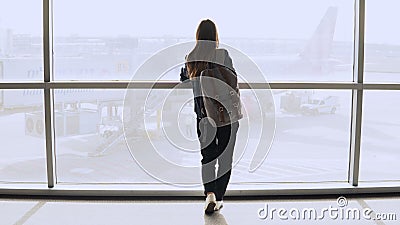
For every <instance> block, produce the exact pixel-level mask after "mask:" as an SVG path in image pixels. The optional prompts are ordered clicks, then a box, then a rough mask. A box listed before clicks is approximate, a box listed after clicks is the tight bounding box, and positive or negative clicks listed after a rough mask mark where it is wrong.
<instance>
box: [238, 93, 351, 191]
mask: <svg viewBox="0 0 400 225" xmlns="http://www.w3.org/2000/svg"><path fill="white" fill-rule="evenodd" d="M273 95H274V101H275V117H276V119H275V121H276V129H275V137H274V141H273V144H272V146H271V149H270V152H269V154H268V156H267V158H266V159H265V161H264V163H263V164H262V165H261V166H260V168H259V169H258V170H256V171H255V172H253V173H250V172H248V168H249V162H250V160H251V157H250V156H251V155H247V157H248V158H246V157H244V158H243V159H242V160H240V161H239V164H238V167H237V169H236V170H234V173H233V177H232V182H236V183H241V182H283V183H286V182H330V181H332V182H337V181H341V182H345V181H347V174H348V162H349V161H348V156H349V145H350V144H349V139H350V138H349V137H350V102H351V92H350V91H336V90H335V91H321V90H274V91H273ZM245 156H246V155H245Z"/></svg>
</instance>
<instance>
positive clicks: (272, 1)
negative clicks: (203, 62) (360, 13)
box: [0, 0, 400, 44]
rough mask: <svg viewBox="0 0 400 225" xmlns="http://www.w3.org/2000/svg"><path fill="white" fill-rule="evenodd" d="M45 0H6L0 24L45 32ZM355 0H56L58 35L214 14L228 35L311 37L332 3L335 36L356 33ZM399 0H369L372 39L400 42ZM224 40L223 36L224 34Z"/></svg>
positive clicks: (164, 31) (181, 31) (166, 30)
mask: <svg viewBox="0 0 400 225" xmlns="http://www.w3.org/2000/svg"><path fill="white" fill-rule="evenodd" d="M41 2H42V1H41V0H12V1H10V0H0V3H1V7H0V13H1V14H0V27H2V28H11V29H13V30H14V33H28V34H33V35H40V34H41V30H42V29H41V16H42V4H41ZM353 5H354V4H353V1H351V0H301V1H300V0H279V1H278V0H263V1H260V0H258V1H256V0H253V1H251V0H249V1H229V0H219V1H213V0H203V1H188V0H168V1H161V0H158V1H155V0H146V1H140V2H139V1H132V0H54V32H55V36H69V35H80V36H119V35H125V34H127V35H132V36H164V35H170V36H186V37H194V33H195V30H196V27H197V25H198V23H199V21H200V20H201V19H203V18H211V19H213V20H214V21H215V22H216V23H217V25H218V28H219V32H220V36H221V39H223V38H224V37H263V38H300V39H307V38H309V37H311V35H312V33H313V32H314V30H315V29H316V27H317V26H318V24H319V22H320V20H321V18H322V17H323V15H324V14H325V12H326V10H327V8H328V7H329V6H337V7H338V18H337V26H336V33H335V40H339V41H351V40H352V37H353V34H352V32H353V14H354V12H353V11H354V10H353ZM399 6H400V1H398V0H367V15H368V16H367V41H368V42H378V43H397V44H400V35H399V34H400V32H399V31H398V30H396V29H392V28H393V27H392V26H389V24H393V23H395V22H396V21H400V15H399V14H398V8H399ZM222 41H223V40H222Z"/></svg>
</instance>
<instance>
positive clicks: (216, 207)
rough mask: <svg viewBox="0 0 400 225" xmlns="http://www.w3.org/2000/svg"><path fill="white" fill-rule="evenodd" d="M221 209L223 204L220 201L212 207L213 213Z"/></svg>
mask: <svg viewBox="0 0 400 225" xmlns="http://www.w3.org/2000/svg"><path fill="white" fill-rule="evenodd" d="M222 207H224V202H223V201H222V200H221V201H217V203H216V204H215V207H214V211H219V210H220V209H222Z"/></svg>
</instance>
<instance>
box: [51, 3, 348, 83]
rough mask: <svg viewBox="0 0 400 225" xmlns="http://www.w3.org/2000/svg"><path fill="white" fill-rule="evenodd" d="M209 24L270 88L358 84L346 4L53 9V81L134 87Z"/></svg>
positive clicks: (62, 6)
mask: <svg viewBox="0 0 400 225" xmlns="http://www.w3.org/2000/svg"><path fill="white" fill-rule="evenodd" d="M77 5H79V7H77ZM210 5H212V7H210ZM310 5H312V6H313V7H312V8H313V10H309V6H310ZM155 6H157V7H155ZM87 12H90V17H88V16H87ZM238 15H240V16H238ZM203 18H211V19H212V20H214V21H215V23H216V24H217V26H218V29H219V34H220V41H221V43H225V44H228V45H231V46H232V47H234V48H236V49H238V50H240V51H242V52H244V53H245V54H247V55H248V56H249V57H251V58H252V59H253V60H254V61H255V62H256V63H257V65H258V66H259V67H260V68H261V70H262V71H263V73H264V74H265V76H266V77H267V79H268V80H270V81H351V80H352V64H353V62H352V59H353V47H352V45H353V44H352V43H353V21H354V2H353V1H347V0H339V1H334V2H332V1H325V0H324V1H321V0H305V1H295V2H293V1H289V0H284V1H272V0H268V1H259V2H252V4H248V3H246V2H242V1H238V2H232V1H218V2H215V1H211V0H207V1H205V2H202V4H197V5H196V9H195V10H194V9H193V10H188V2H187V1H183V0H173V1H165V2H160V1H153V0H151V1H144V2H143V1H142V2H140V3H139V2H137V1H128V0H116V1H94V0H87V1H83V2H82V1H78V0H71V1H55V2H54V37H55V79H57V80H129V79H130V78H131V77H132V75H133V74H134V73H135V71H136V70H137V68H138V67H139V66H140V65H141V64H142V63H143V62H144V61H145V60H146V59H147V58H149V57H150V56H151V55H153V54H154V53H156V52H157V51H159V50H161V49H163V48H165V47H168V46H171V45H174V44H178V43H183V42H187V41H194V40H195V31H196V29H197V25H198V23H199V22H200V20H201V19H203ZM185 54H186V53H183V54H182V56H181V59H180V60H181V62H183V61H184V56H185ZM233 63H234V65H235V63H239V62H237V61H236V62H235V58H234V59H233ZM178 75H179V74H176V78H174V80H178V79H179V76H178ZM246 76H247V77H246V79H247V80H248V81H252V75H251V74H247V75H246ZM168 79H171V78H168Z"/></svg>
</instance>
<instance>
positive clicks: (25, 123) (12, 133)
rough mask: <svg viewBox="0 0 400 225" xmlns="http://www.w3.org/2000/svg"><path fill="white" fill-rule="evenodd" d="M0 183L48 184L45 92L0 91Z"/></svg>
mask: <svg viewBox="0 0 400 225" xmlns="http://www.w3.org/2000/svg"><path fill="white" fill-rule="evenodd" d="M0 100H1V102H0V105H1V109H0V143H1V147H0V183H10V182H17V183H21V182H30V183H46V182H47V179H46V158H45V157H46V156H45V147H44V146H45V140H44V122H43V121H44V119H43V91H42V90H35V89H19V90H4V89H0Z"/></svg>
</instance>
